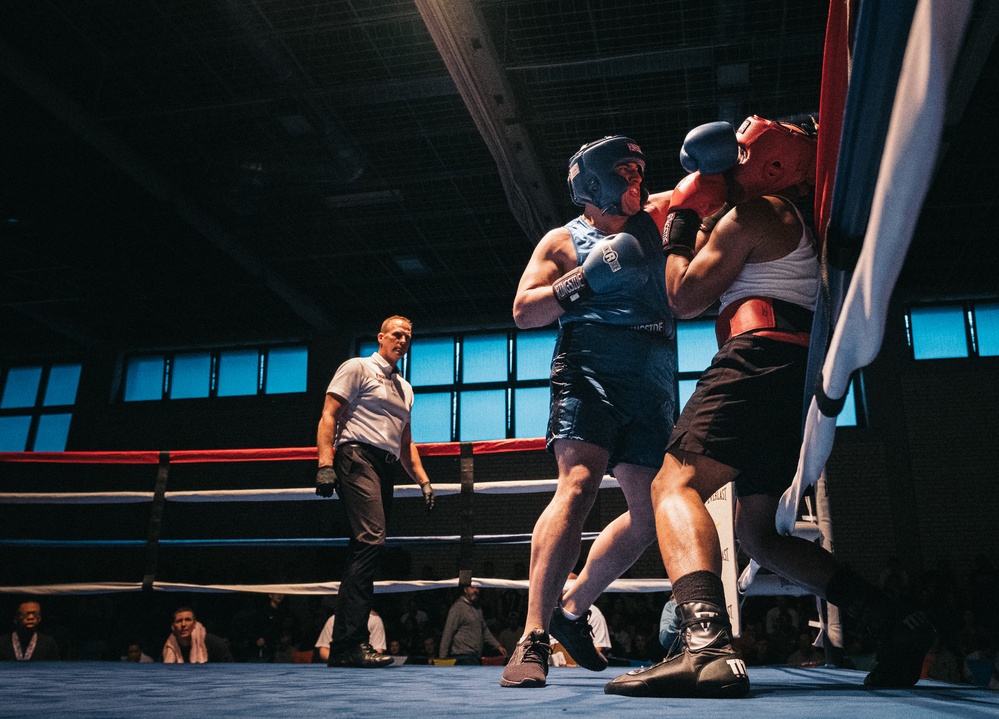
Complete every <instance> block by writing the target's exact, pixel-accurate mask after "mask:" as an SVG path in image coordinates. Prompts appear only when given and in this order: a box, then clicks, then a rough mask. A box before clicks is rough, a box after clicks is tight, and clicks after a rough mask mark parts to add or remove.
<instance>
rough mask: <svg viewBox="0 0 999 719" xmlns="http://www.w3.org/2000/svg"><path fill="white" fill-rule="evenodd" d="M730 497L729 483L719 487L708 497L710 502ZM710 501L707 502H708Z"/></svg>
mask: <svg viewBox="0 0 999 719" xmlns="http://www.w3.org/2000/svg"><path fill="white" fill-rule="evenodd" d="M723 499H728V485H727V484H726V485H725V486H724V487H722V488H721V489H719V490H718V491H717V492H715V493H714V494H712V495H711V496H710V497H708V502H715V501H717V500H723ZM708 502H705V504H707V503H708Z"/></svg>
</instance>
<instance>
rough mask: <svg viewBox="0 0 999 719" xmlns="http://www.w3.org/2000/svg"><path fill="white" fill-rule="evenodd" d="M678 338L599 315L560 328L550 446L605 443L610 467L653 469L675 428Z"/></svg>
mask: <svg viewBox="0 0 999 719" xmlns="http://www.w3.org/2000/svg"><path fill="white" fill-rule="evenodd" d="M675 376H676V342H675V337H673V336H672V335H666V334H665V332H663V331H662V330H661V329H660V330H659V331H646V330H639V329H631V328H629V327H620V326H617V325H609V324H603V323H596V322H569V323H566V324H565V325H564V326H563V327H561V328H560V330H559V336H558V341H557V342H556V344H555V353H554V356H553V357H552V371H551V413H550V416H549V420H548V433H547V438H546V439H547V442H546V444H547V447H548V450H549V451H552V444H553V443H554V442H555V440H558V439H575V440H580V441H582V442H589V443H590V444H595V445H597V446H599V447H603V448H604V449H606V450H607V451H608V452H609V453H610V460H609V463H608V464H609V466H610V467H613V466H614V465H616V464H618V463H622V462H623V463H626V464H635V465H638V466H641V467H650V468H653V469H658V468H659V467H660V466H662V461H663V457H664V456H665V453H666V442H667V440H668V438H669V436H670V431H671V430H672V428H673V420H674V412H675V407H676V397H675V395H674V378H675Z"/></svg>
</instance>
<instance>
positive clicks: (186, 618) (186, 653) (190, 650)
mask: <svg viewBox="0 0 999 719" xmlns="http://www.w3.org/2000/svg"><path fill="white" fill-rule="evenodd" d="M231 661H232V652H231V651H230V650H229V645H228V644H226V642H225V640H224V639H222V638H221V637H217V636H215V635H214V634H209V633H208V631H207V630H206V629H205V625H204V624H202V623H201V622H199V621H198V620H197V618H196V617H195V616H194V610H193V609H191V608H190V607H180V608H179V609H177V610H176V611H175V612H174V613H173V622H172V623H171V624H170V636H169V637H167V640H166V643H165V644H164V645H163V663H164V664H204V663H206V662H231Z"/></svg>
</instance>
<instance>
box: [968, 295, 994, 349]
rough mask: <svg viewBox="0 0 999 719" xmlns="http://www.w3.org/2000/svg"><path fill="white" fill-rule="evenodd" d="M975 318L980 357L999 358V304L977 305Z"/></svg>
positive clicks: (975, 334)
mask: <svg viewBox="0 0 999 719" xmlns="http://www.w3.org/2000/svg"><path fill="white" fill-rule="evenodd" d="M974 318H975V319H974V322H975V325H974V328H975V333H974V336H975V339H976V340H977V345H978V356H979V357H996V356H999V302H990V303H982V304H976V305H975V309H974Z"/></svg>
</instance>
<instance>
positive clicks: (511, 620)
mask: <svg viewBox="0 0 999 719" xmlns="http://www.w3.org/2000/svg"><path fill="white" fill-rule="evenodd" d="M523 635H524V620H523V619H522V618H521V615H520V613H518V612H507V614H506V624H505V625H504V626H503V629H502V630H500V633H499V635H498V636H497V639H498V640H499V643H500V644H502V645H503V648H504V649H506V653H507V654H508V655H509V654H511V653H512V652H513V650H514V649H516V648H517V642H519V641H520V638H521V637H522V636H523Z"/></svg>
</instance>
